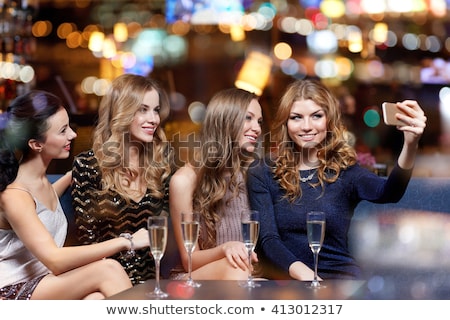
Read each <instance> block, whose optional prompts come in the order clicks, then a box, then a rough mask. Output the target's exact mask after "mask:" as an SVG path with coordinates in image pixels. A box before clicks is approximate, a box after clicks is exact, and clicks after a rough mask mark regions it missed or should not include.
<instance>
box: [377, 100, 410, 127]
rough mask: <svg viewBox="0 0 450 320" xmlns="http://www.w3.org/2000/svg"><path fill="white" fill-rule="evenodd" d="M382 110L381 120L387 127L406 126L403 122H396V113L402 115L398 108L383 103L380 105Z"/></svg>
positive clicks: (393, 104)
mask: <svg viewBox="0 0 450 320" xmlns="http://www.w3.org/2000/svg"><path fill="white" fill-rule="evenodd" d="M381 107H382V109H383V119H384V123H385V124H387V125H388V126H404V125H406V123H405V122H403V121H400V120H398V119H397V118H396V117H395V114H396V113H403V114H404V112H403V111H401V110H400V109H399V108H398V107H397V104H395V103H391V102H383V104H382V105H381Z"/></svg>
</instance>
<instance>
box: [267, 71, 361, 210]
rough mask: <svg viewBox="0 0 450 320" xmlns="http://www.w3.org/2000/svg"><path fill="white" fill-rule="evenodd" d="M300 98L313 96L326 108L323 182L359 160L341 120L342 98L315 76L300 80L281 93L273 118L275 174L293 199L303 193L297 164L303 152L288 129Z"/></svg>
mask: <svg viewBox="0 0 450 320" xmlns="http://www.w3.org/2000/svg"><path fill="white" fill-rule="evenodd" d="M298 100H312V101H314V102H315V103H316V104H317V105H319V106H320V107H321V108H323V110H324V111H325V114H326V118H327V130H328V133H327V136H326V138H325V140H324V141H323V142H322V144H321V145H320V146H319V149H318V153H317V156H318V159H319V166H318V169H317V174H318V177H319V184H320V185H321V186H322V187H323V185H324V182H334V181H336V180H337V178H338V177H339V174H340V172H341V170H343V169H346V168H347V167H348V166H350V165H353V164H355V163H356V152H355V150H354V149H353V147H351V146H350V145H349V144H348V143H347V140H346V139H345V137H346V129H345V127H344V125H343V123H342V121H341V114H340V107H339V101H338V100H337V99H336V97H335V96H333V94H332V93H331V92H330V91H329V90H328V88H326V87H325V86H324V85H323V84H322V83H320V82H318V81H315V80H296V81H294V82H293V83H291V84H290V85H289V86H288V87H287V89H286V91H285V93H284V94H283V96H282V97H281V100H280V104H279V107H278V111H277V114H276V116H275V119H274V120H273V125H272V138H273V139H274V141H275V143H276V150H275V159H276V160H275V168H274V170H273V171H274V175H275V176H276V177H277V179H279V182H280V186H281V187H282V188H283V189H284V190H286V197H287V198H288V199H289V200H290V201H291V202H292V201H294V200H295V199H296V198H298V197H301V194H302V193H301V188H300V174H299V172H298V170H297V166H296V164H297V163H298V162H299V161H300V159H301V154H300V152H298V150H296V146H295V144H294V142H293V141H292V140H291V138H290V137H289V134H288V130H287V122H288V119H289V116H290V113H291V108H292V105H293V103H294V102H295V101H298Z"/></svg>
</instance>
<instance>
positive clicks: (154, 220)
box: [147, 216, 169, 299]
mask: <svg viewBox="0 0 450 320" xmlns="http://www.w3.org/2000/svg"><path fill="white" fill-rule="evenodd" d="M147 226H148V236H149V239H150V251H151V254H152V256H153V259H154V260H155V269H156V282H155V289H154V290H153V291H152V292H149V293H147V296H148V297H149V298H154V299H161V298H167V297H168V296H169V295H168V294H167V293H166V292H164V291H162V290H161V288H160V285H159V278H160V276H159V273H160V268H161V267H160V263H161V259H162V257H163V255H164V251H166V244H167V217H166V216H154V217H149V218H148V223H147Z"/></svg>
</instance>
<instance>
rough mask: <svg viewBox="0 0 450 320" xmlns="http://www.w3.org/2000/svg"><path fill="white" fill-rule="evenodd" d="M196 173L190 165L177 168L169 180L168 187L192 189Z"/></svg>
mask: <svg viewBox="0 0 450 320" xmlns="http://www.w3.org/2000/svg"><path fill="white" fill-rule="evenodd" d="M196 179H197V173H196V172H195V170H194V168H192V166H191V165H189V164H186V165H184V166H183V167H181V168H179V169H178V170H177V171H175V173H174V174H173V176H172V178H171V179H170V185H171V186H176V187H186V188H187V187H192V186H194V185H195V183H196Z"/></svg>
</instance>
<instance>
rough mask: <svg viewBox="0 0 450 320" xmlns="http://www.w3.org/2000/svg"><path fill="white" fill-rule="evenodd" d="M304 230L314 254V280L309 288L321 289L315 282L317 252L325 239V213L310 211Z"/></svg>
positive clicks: (316, 281) (317, 282) (317, 261)
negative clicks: (305, 229)
mask: <svg viewBox="0 0 450 320" xmlns="http://www.w3.org/2000/svg"><path fill="white" fill-rule="evenodd" d="M306 228H307V232H308V243H309V247H310V248H311V251H312V252H313V254H314V280H313V281H312V282H311V285H310V287H311V288H321V287H324V286H321V285H320V283H319V281H318V280H317V265H318V263H319V252H320V249H321V248H322V244H323V239H324V237H325V212H322V211H311V212H308V213H307V217H306Z"/></svg>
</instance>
